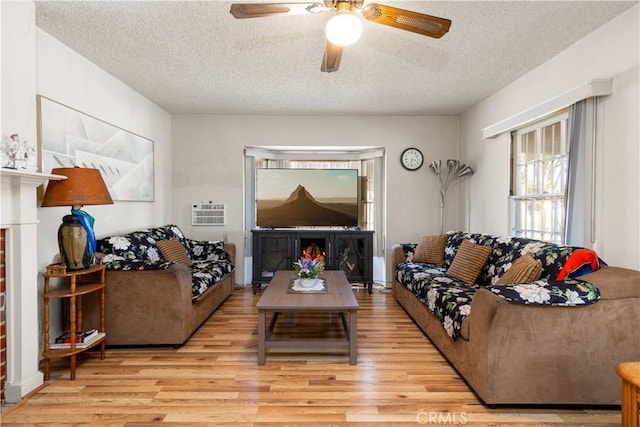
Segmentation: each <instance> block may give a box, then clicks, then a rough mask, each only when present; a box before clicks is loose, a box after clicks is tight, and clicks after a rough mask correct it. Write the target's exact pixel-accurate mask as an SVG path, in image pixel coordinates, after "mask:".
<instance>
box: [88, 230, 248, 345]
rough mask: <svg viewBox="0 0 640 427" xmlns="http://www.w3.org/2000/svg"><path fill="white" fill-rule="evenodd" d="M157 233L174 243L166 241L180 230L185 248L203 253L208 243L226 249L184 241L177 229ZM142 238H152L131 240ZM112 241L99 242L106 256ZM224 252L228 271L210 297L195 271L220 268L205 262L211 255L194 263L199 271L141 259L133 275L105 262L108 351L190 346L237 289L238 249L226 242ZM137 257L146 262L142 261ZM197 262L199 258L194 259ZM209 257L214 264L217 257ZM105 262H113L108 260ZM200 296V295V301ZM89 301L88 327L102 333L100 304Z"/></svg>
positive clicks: (216, 282)
mask: <svg viewBox="0 0 640 427" xmlns="http://www.w3.org/2000/svg"><path fill="white" fill-rule="evenodd" d="M151 230H152V231H153V232H154V233H155V235H154V237H156V240H157V235H158V233H160V234H161V235H162V236H165V237H171V236H166V233H168V232H170V231H171V230H177V231H176V233H177V234H178V235H180V237H182V240H183V242H184V244H185V245H189V242H193V243H198V244H200V245H201V247H202V245H203V244H205V245H206V244H208V243H216V244H217V243H220V245H221V246H222V242H197V241H192V240H189V239H184V237H183V236H181V232H180V231H179V229H177V227H175V226H165V227H159V228H156V229H151ZM141 233H144V236H146V235H147V233H148V231H147V230H145V231H144V232H135V233H131V234H130V235H126V236H133V235H135V236H136V237H138V238H139V237H140V234H141ZM107 239H108V238H105V239H102V240H100V241H99V242H98V247H99V249H101V250H102V251H103V252H108V250H106V249H107V248H106V247H105V246H106V242H107ZM131 240H133V239H131ZM142 240H145V239H138V241H142ZM223 247H224V252H225V253H226V255H225V260H224V263H225V267H224V269H222V270H220V269H218V271H217V273H216V274H215V275H213V276H215V277H214V278H213V279H212V282H214V283H211V284H209V285H208V287H206V290H204V291H203V290H202V288H204V287H205V285H202V284H198V283H196V278H195V277H193V276H192V270H193V269H194V268H197V269H198V270H197V271H198V272H199V273H202V272H204V271H206V269H207V268H211V269H216V268H217V267H216V261H211V262H210V261H209V260H206V259H205V256H207V255H206V254H203V255H202V256H201V258H202V259H201V260H200V261H199V262H198V260H194V265H195V264H198V266H197V267H194V266H192V267H189V266H187V265H185V264H181V263H177V262H167V261H166V260H163V259H160V260H158V261H154V262H150V261H148V260H144V262H142V261H140V260H139V259H136V260H134V261H132V262H131V264H129V265H136V268H137V269H127V268H128V267H127V264H126V263H125V262H124V261H119V262H112V263H108V262H105V264H106V265H107V276H106V282H107V288H106V303H105V306H106V307H105V308H106V310H105V312H106V319H105V323H106V333H107V345H110V346H111V345H173V346H179V345H182V344H184V342H185V341H187V339H189V337H190V336H191V335H192V334H193V333H194V332H195V330H196V329H198V327H199V326H200V325H201V324H202V323H203V322H204V321H205V320H207V319H208V318H209V317H210V316H211V314H212V313H213V312H214V311H215V310H216V309H217V308H218V307H219V306H220V305H221V304H222V303H223V302H224V301H225V300H226V299H227V298H228V297H229V296H230V295H231V293H232V292H233V291H234V289H235V282H234V280H233V263H234V261H235V256H236V248H235V245H234V244H233V243H229V242H224V244H223ZM219 252H221V251H219ZM137 256H138V257H140V255H137ZM191 256H192V257H194V258H197V257H195V256H194V255H193V254H191ZM208 256H209V258H211V254H208ZM227 257H228V259H226V258H227ZM105 259H108V258H107V257H105ZM110 266H111V268H110ZM151 266H153V267H151ZM114 268H119V269H114ZM229 270H230V271H229ZM199 275H200V276H201V274H199ZM201 278H202V277H200V279H201ZM194 292H198V294H197V295H196V296H194ZM200 292H201V293H200ZM85 299H86V300H87V302H85ZM85 299H83V304H84V307H83V308H84V309H85V319H87V325H92V327H96V325H98V324H99V322H98V320H99V319H98V318H97V315H98V313H99V310H98V306H97V304H99V300H98V298H95V297H93V296H89V295H88V296H87V298H85Z"/></svg>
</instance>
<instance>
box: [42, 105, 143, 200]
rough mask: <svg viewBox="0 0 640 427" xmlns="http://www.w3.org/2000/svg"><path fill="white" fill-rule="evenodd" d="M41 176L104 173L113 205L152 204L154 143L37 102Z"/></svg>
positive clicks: (69, 109) (66, 109) (70, 110)
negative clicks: (79, 170)
mask: <svg viewBox="0 0 640 427" xmlns="http://www.w3.org/2000/svg"><path fill="white" fill-rule="evenodd" d="M37 108H38V147H39V152H40V171H41V172H42V173H51V170H52V169H53V168H64V167H75V166H79V167H87V168H95V169H98V170H99V171H100V173H101V174H102V178H103V179H104V182H105V184H106V185H107V188H108V189H109V193H110V194H111V198H112V199H113V200H114V201H141V202H152V201H154V146H153V145H154V143H153V141H152V140H150V139H148V138H145V137H143V136H140V135H137V134H135V133H132V132H129V131H127V130H125V129H122V128H120V127H118V126H115V125H112V124H110V123H107V122H105V121H103V120H101V119H98V118H96V117H93V116H90V115H88V114H86V113H83V112H82V111H79V110H76V109H74V108H72V107H69V106H66V105H64V104H61V103H59V102H57V101H54V100H52V99H49V98H47V97H45V96H42V95H38V96H37Z"/></svg>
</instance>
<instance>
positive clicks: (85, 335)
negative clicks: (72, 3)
mask: <svg viewBox="0 0 640 427" xmlns="http://www.w3.org/2000/svg"><path fill="white" fill-rule="evenodd" d="M96 335H98V330H97V329H89V330H88V331H76V344H77V343H85V342H87V341H90V340H92V339H93V338H94V337H95V336H96ZM70 342H71V332H65V333H64V334H62V335H60V336H59V337H58V338H56V340H55V343H56V344H65V343H67V344H68V343H70Z"/></svg>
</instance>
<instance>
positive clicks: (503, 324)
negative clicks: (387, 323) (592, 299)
mask: <svg viewBox="0 0 640 427" xmlns="http://www.w3.org/2000/svg"><path fill="white" fill-rule="evenodd" d="M490 259H491V258H490ZM392 262H393V265H394V267H397V266H398V265H404V263H407V246H406V244H405V245H404V246H403V245H394V246H393V248H392ZM579 279H580V280H582V281H585V282H589V283H591V284H593V285H595V286H597V288H598V289H599V291H600V300H599V301H597V302H596V303H594V304H591V305H585V306H580V307H573V306H548V305H546V306H545V305H534V304H531V305H529V304H519V303H514V302H510V301H507V300H506V299H504V298H501V297H500V296H498V295H496V294H495V293H493V292H492V291H491V290H490V289H488V288H479V289H478V290H477V291H476V292H475V294H474V295H473V299H472V302H471V312H470V314H469V315H468V317H466V318H465V319H464V321H463V322H462V333H461V334H460V336H458V337H457V339H452V338H451V336H450V335H449V334H447V332H446V330H445V328H443V325H442V323H441V320H440V319H439V318H438V317H436V316H435V315H434V314H433V313H432V312H431V311H429V309H428V307H427V305H425V303H424V302H422V301H421V300H420V298H419V297H417V296H416V294H415V293H414V292H412V290H410V289H409V288H408V287H407V286H406V285H405V284H401V283H400V282H399V281H398V275H397V274H396V277H395V279H394V283H393V292H394V296H395V298H396V300H397V301H398V303H400V305H401V306H402V307H403V308H404V309H405V310H406V311H407V313H408V314H409V315H410V316H411V318H412V319H413V320H414V321H415V323H416V324H417V325H418V326H419V327H420V328H421V329H422V331H423V332H424V333H425V334H426V335H427V337H428V338H429V339H430V340H431V341H432V342H433V344H434V345H435V346H436V347H437V348H438V349H439V350H440V352H441V353H442V354H443V355H444V356H445V357H446V358H447V360H448V361H449V362H450V363H451V364H452V365H453V367H454V368H455V369H456V370H457V371H458V373H459V374H460V375H461V376H462V377H463V378H464V379H465V380H466V381H467V383H468V384H469V386H470V387H471V388H472V389H473V390H474V391H475V393H476V394H477V395H478V396H479V397H480V399H482V400H483V401H484V402H485V403H487V404H581V405H610V404H611V405H618V404H620V402H621V395H620V390H621V388H620V387H621V386H620V379H619V378H618V377H617V375H616V373H615V367H616V365H617V364H618V363H620V362H623V361H633V360H640V272H638V271H635V270H629V269H624V268H617V267H608V266H602V267H601V268H600V269H599V270H597V271H595V272H593V273H590V274H587V275H583V276H580V277H579Z"/></svg>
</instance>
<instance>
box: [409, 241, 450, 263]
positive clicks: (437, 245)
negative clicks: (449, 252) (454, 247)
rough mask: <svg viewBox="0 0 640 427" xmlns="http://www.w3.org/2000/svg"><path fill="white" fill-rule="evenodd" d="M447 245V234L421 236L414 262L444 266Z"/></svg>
mask: <svg viewBox="0 0 640 427" xmlns="http://www.w3.org/2000/svg"><path fill="white" fill-rule="evenodd" d="M446 244H447V235H446V234H441V235H436V236H421V237H420V240H419V241H418V246H416V249H415V252H414V255H413V259H412V261H413V262H426V263H427V264H434V265H442V263H443V262H444V247H445V246H446Z"/></svg>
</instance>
